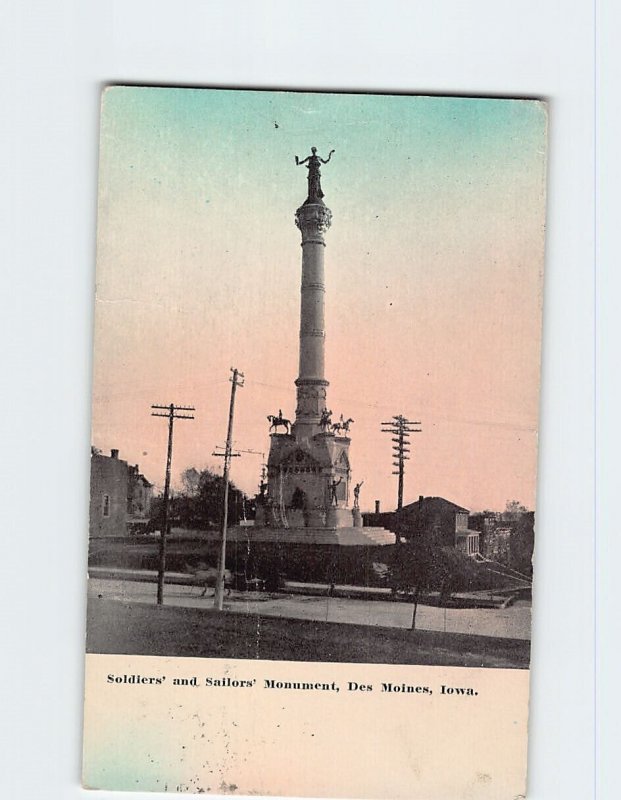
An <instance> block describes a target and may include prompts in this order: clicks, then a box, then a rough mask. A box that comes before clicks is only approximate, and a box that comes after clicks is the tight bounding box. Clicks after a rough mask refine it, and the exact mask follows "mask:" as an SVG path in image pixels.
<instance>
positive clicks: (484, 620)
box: [88, 578, 531, 640]
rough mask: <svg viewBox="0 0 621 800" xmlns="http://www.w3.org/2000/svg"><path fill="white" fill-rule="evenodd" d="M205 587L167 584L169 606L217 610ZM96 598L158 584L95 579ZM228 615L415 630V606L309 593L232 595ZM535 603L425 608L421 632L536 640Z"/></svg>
mask: <svg viewBox="0 0 621 800" xmlns="http://www.w3.org/2000/svg"><path fill="white" fill-rule="evenodd" d="M201 593H202V589H201V588H200V587H196V586H181V585H177V584H169V585H166V586H165V591H164V604H165V605H167V606H175V607H182V608H195V609H205V610H208V609H212V608H213V605H214V598H213V589H208V590H207V595H206V596H205V597H201ZM88 594H89V597H90V598H98V597H99V598H105V599H109V600H121V601H129V602H133V603H153V604H155V602H156V586H155V584H153V583H145V582H138V581H125V580H108V579H103V578H90V579H89V583H88ZM224 607H225V609H226V610H227V611H229V612H233V613H240V614H250V615H260V616H266V617H283V618H290V619H300V620H314V621H317V622H337V623H345V624H351V625H369V626H376V627H377V626H380V627H388V628H405V629H409V628H410V626H411V623H412V608H413V607H412V605H411V604H409V603H396V602H393V601H390V600H365V599H349V598H338V597H320V596H316V595H303V594H284V593H283V594H277V595H276V594H269V593H266V592H232V593H231V595H230V596H229V597H225V602H224ZM530 617H531V604H530V602H529V601H525V600H521V601H518V602H516V603H515V604H514V605H512V606H509V607H508V608H505V609H487V608H481V609H472V608H448V609H447V608H439V607H437V606H425V605H419V606H418V611H417V614H416V628H417V629H419V630H428V631H441V632H446V633H461V634H473V635H477V636H494V637H500V638H510V639H523V640H528V639H529V638H530Z"/></svg>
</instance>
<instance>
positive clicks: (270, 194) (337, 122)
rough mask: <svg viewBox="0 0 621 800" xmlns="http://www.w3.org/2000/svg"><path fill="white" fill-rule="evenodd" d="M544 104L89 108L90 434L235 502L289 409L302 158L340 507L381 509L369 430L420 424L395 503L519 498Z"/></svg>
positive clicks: (381, 444)
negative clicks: (347, 470) (319, 206)
mask: <svg viewBox="0 0 621 800" xmlns="http://www.w3.org/2000/svg"><path fill="white" fill-rule="evenodd" d="M546 130H547V114H546V107H545V104H543V103H540V102H537V101H525V100H504V99H476V98H442V97H413V96H387V95H362V94H357V95H355V94H314V93H293V92H259V91H233V90H230V91H229V90H208V89H170V88H145V87H113V88H109V89H107V90H106V91H105V92H104V94H103V97H102V115H101V141H100V169H99V205H98V233H97V267H96V302H95V355H94V370H93V419H92V431H93V441H92V444H93V445H94V446H96V447H98V448H100V449H101V450H103V451H107V450H110V449H111V448H118V449H119V451H120V457H121V458H123V459H125V460H127V461H129V462H130V463H132V464H136V463H137V464H139V465H140V468H141V471H142V472H143V473H144V474H145V475H146V477H147V478H148V479H149V480H151V481H152V482H153V483H154V484H155V485H156V487H158V488H161V487H162V485H163V482H164V468H165V459H166V438H167V425H166V420H164V419H162V418H157V417H151V408H150V407H151V404H154V403H157V404H169V403H171V402H173V403H176V404H179V405H192V406H195V408H196V412H195V419H194V420H181V421H179V422H177V423H176V424H175V439H174V453H173V485H174V486H177V487H178V486H179V481H180V475H181V473H182V471H183V470H184V469H186V468H188V467H195V468H197V469H202V468H204V467H208V468H210V469H216V470H221V469H222V464H221V462H222V459H221V458H217V457H215V456H213V455H212V454H213V452H214V450H215V449H216V447H217V446H220V445H223V444H224V440H225V437H226V427H227V418H228V406H229V396H230V388H231V384H230V382H229V377H230V368H231V367H237V368H238V369H239V370H241V371H242V372H243V373H244V375H245V385H244V387H243V388H241V389H240V390H239V391H238V392H237V400H236V408H235V424H234V442H235V447H237V448H238V449H239V450H241V451H254V452H242V454H241V457H239V458H236V459H234V461H233V466H232V475H231V477H232V480H233V481H234V482H235V483H236V484H237V485H238V486H239V487H240V488H241V489H243V490H244V491H245V492H247V493H249V494H254V493H255V492H256V491H257V485H258V481H259V475H260V470H261V463H262V461H263V457H262V455H261V454H267V452H268V450H269V435H268V423H267V421H266V416H267V415H268V414H272V413H276V412H277V411H278V409H279V408H282V410H283V413H284V415H285V416H286V417H289V418H290V419H293V418H294V416H295V386H294V383H293V382H294V380H295V378H296V377H297V367H298V332H299V305H300V277H301V248H300V233H299V231H298V230H297V228H296V227H295V222H294V215H295V210H296V208H298V207H299V206H300V205H301V204H302V203H303V202H304V200H305V198H306V176H307V170H306V168H304V167H297V166H296V165H295V156H296V155H297V156H299V157H300V158H304V157H306V156H307V155H309V153H310V148H311V146H316V147H317V148H318V152H319V155H321V156H323V157H324V158H325V157H327V155H328V152H329V151H330V150H332V149H334V150H335V153H334V155H333V156H332V159H331V161H330V163H329V164H327V165H326V166H324V167H322V188H323V191H324V194H325V197H324V201H325V203H326V205H327V206H328V207H329V208H330V209H331V210H332V227H331V228H330V230H329V231H328V232H327V234H326V236H325V241H326V251H325V268H326V378H327V379H328V380H329V382H330V386H329V388H328V407H329V408H331V409H332V410H333V412H334V416H335V417H336V418H338V417H339V416H340V414H341V413H343V415H344V416H345V418H347V417H352V418H353V419H354V420H355V422H354V424H353V425H352V427H351V439H352V443H351V448H350V458H351V464H352V479H353V480H354V481H355V482H359V481H361V480H364V486H363V490H362V493H361V498H360V500H361V506H362V508H363V509H371V508H373V505H374V501H375V500H376V499H377V500H380V502H381V505H382V509H385V510H388V509H393V508H394V507H395V504H396V498H397V478H396V476H394V475H392V471H393V467H392V460H393V459H392V453H391V446H392V442H391V441H390V436H389V435H388V434H385V433H382V431H381V422H383V421H386V420H388V419H390V418H391V417H392V416H393V415H397V414H403V415H404V416H406V417H408V418H409V419H411V420H415V421H419V420H420V422H421V426H420V427H421V428H422V432H421V433H417V434H413V435H412V442H411V453H410V456H411V458H410V460H409V461H408V462H406V474H405V492H404V502H406V503H407V502H410V501H412V500H416V499H417V498H418V496H419V495H421V494H422V495H425V496H442V497H445V498H447V499H449V500H452V501H454V502H456V503H458V504H459V505H462V506H465V507H466V508H469V509H470V510H472V511H477V510H482V509H486V508H487V509H496V510H502V509H503V508H504V506H505V504H506V502H507V501H508V500H519V501H520V502H522V503H523V504H524V505H526V506H527V507H529V508H531V509H532V508H534V506H535V496H536V461H537V425H538V407H539V368H540V339H541V311H542V309H541V297H542V278H543V255H544V232H545V169H546Z"/></svg>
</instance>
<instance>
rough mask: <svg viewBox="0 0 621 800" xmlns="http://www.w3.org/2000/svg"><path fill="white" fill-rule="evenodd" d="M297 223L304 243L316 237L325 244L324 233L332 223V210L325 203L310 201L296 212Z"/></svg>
mask: <svg viewBox="0 0 621 800" xmlns="http://www.w3.org/2000/svg"><path fill="white" fill-rule="evenodd" d="M295 224H296V225H297V226H298V228H299V229H300V231H301V232H302V244H304V243H305V242H306V241H307V240H312V239H314V238H315V237H318V239H319V241H320V242H321V243H322V244H323V238H322V235H323V234H324V233H325V232H326V231H327V230H328V228H329V227H330V225H331V224H332V212H331V211H330V209H329V208H328V207H327V206H325V205H324V204H323V203H308V204H305V205H303V206H300V208H298V210H297V211H296V212H295Z"/></svg>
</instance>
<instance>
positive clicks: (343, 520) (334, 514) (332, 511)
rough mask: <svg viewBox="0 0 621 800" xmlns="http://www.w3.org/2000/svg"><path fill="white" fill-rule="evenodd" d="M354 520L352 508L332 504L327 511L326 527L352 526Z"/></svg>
mask: <svg viewBox="0 0 621 800" xmlns="http://www.w3.org/2000/svg"><path fill="white" fill-rule="evenodd" d="M353 522H354V520H353V517H352V514H351V509H350V508H336V507H335V506H330V508H329V509H328V511H327V513H326V528H351V527H353Z"/></svg>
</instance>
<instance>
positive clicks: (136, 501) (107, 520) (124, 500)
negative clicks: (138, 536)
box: [89, 450, 153, 538]
mask: <svg viewBox="0 0 621 800" xmlns="http://www.w3.org/2000/svg"><path fill="white" fill-rule="evenodd" d="M152 494H153V486H152V485H151V484H150V483H149V481H148V480H147V479H146V478H145V477H144V475H141V473H140V470H139V468H138V465H137V464H136V465H135V466H130V465H129V464H128V463H127V461H123V460H122V459H120V458H119V451H118V450H111V451H110V455H109V456H105V455H103V453H98V452H96V451H93V452H92V455H91V501H90V514H89V532H90V536H91V538H98V537H104V536H126V535H127V534H128V533H130V532H134V531H135V530H136V529H139V528H140V527H143V526H144V525H146V523H147V521H148V518H149V514H150V510H151V497H152Z"/></svg>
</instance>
